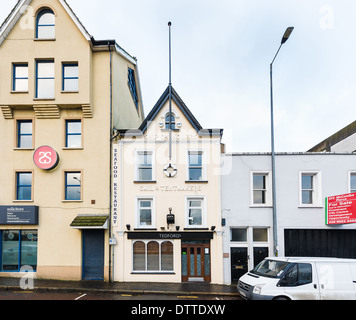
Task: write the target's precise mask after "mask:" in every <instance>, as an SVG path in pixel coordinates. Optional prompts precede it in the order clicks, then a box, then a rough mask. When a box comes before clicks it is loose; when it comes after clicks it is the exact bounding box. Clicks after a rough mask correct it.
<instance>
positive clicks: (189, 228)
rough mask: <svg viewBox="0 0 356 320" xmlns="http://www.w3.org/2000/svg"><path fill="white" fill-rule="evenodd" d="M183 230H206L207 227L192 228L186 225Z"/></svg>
mask: <svg viewBox="0 0 356 320" xmlns="http://www.w3.org/2000/svg"><path fill="white" fill-rule="evenodd" d="M183 230H186V231H189V230H202V231H208V230H209V228H199V227H198V228H194V227H188V228H184V229H183Z"/></svg>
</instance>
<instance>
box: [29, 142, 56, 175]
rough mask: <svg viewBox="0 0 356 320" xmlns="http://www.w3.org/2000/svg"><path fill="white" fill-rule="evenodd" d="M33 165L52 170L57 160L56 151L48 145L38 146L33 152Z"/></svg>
mask: <svg viewBox="0 0 356 320" xmlns="http://www.w3.org/2000/svg"><path fill="white" fill-rule="evenodd" d="M33 161H34V162H35V165H36V166H37V167H38V168H40V169H43V170H52V169H54V168H56V167H57V165H58V162H59V156H58V153H57V152H56V151H55V150H54V149H53V148H51V147H49V146H42V147H39V148H38V149H37V150H36V151H35V153H34V154H33Z"/></svg>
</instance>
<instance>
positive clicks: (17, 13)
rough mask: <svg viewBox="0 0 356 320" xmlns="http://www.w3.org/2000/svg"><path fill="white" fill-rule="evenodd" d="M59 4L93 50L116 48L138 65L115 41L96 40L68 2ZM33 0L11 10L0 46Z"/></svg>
mask: <svg viewBox="0 0 356 320" xmlns="http://www.w3.org/2000/svg"><path fill="white" fill-rule="evenodd" d="M58 1H59V3H60V4H61V5H62V6H63V8H64V9H65V10H66V12H67V13H68V15H69V16H70V18H71V19H72V20H73V22H74V24H75V25H76V26H77V28H78V29H79V30H80V32H81V33H82V35H83V36H84V38H85V39H86V40H87V41H88V42H89V43H90V45H91V46H92V48H95V49H102V48H108V47H109V46H110V47H111V48H115V50H116V52H117V53H118V54H120V55H121V56H123V57H124V58H125V59H127V60H128V61H130V62H131V63H133V64H134V65H136V64H137V61H136V58H134V57H132V56H131V55H130V54H128V53H127V51H125V50H124V49H123V48H121V47H120V46H119V45H118V44H117V43H116V41H115V40H95V39H94V37H93V36H91V35H90V34H89V32H88V31H87V29H85V27H84V25H83V24H82V23H81V21H80V20H79V19H78V17H77V15H76V14H75V13H74V11H73V10H72V8H71V7H70V6H69V5H68V3H67V1H66V0H58ZM31 2H32V0H18V1H17V3H16V5H15V6H14V8H13V9H12V10H11V12H10V14H9V15H8V16H7V18H6V19H5V21H4V22H3V23H2V24H1V26H0V46H1V45H2V43H3V42H4V41H5V40H6V38H7V36H8V35H9V33H10V32H11V30H12V29H13V28H14V26H15V25H16V23H17V22H18V21H19V19H20V18H21V17H22V15H23V14H24V13H26V8H27V6H29V5H30V4H31Z"/></svg>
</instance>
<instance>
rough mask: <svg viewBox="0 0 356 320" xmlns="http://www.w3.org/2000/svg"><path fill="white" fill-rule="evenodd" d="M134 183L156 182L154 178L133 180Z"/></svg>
mask: <svg viewBox="0 0 356 320" xmlns="http://www.w3.org/2000/svg"><path fill="white" fill-rule="evenodd" d="M134 183H157V181H155V180H134Z"/></svg>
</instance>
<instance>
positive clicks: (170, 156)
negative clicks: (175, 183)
mask: <svg viewBox="0 0 356 320" xmlns="http://www.w3.org/2000/svg"><path fill="white" fill-rule="evenodd" d="M171 25H172V23H171V22H168V27H169V162H170V163H171V161H172V49H171Z"/></svg>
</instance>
